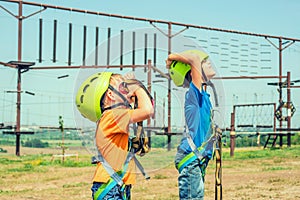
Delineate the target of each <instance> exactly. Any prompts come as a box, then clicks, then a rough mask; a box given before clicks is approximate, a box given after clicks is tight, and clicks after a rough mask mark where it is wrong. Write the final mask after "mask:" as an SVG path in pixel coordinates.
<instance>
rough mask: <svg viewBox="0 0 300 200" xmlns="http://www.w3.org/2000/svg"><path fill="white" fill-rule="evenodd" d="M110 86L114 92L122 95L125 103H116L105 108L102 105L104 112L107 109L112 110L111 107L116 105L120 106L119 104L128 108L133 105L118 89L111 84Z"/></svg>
mask: <svg viewBox="0 0 300 200" xmlns="http://www.w3.org/2000/svg"><path fill="white" fill-rule="evenodd" d="M108 88H109V89H110V90H111V91H113V92H114V93H116V94H117V95H118V96H119V97H121V99H122V100H123V101H124V102H123V103H117V104H115V105H112V106H109V107H106V108H103V107H102V106H101V109H102V112H104V111H105V110H110V109H113V108H116V107H119V106H125V107H127V108H131V105H130V103H129V101H128V100H127V99H126V98H125V97H124V96H123V95H122V94H121V93H120V92H119V91H118V90H116V89H115V88H114V87H113V86H111V85H109V86H108Z"/></svg>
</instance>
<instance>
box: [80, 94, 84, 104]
mask: <svg viewBox="0 0 300 200" xmlns="http://www.w3.org/2000/svg"><path fill="white" fill-rule="evenodd" d="M83 97H84V96H83V95H81V96H80V102H81V103H83Z"/></svg>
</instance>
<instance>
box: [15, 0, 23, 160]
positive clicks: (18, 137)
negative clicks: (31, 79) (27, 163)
mask: <svg viewBox="0 0 300 200" xmlns="http://www.w3.org/2000/svg"><path fill="white" fill-rule="evenodd" d="M22 15H23V2H22V0H20V1H19V15H18V61H21V60H22V20H23V17H22ZM20 127H21V69H20V67H19V68H18V80H17V116H16V156H20Z"/></svg>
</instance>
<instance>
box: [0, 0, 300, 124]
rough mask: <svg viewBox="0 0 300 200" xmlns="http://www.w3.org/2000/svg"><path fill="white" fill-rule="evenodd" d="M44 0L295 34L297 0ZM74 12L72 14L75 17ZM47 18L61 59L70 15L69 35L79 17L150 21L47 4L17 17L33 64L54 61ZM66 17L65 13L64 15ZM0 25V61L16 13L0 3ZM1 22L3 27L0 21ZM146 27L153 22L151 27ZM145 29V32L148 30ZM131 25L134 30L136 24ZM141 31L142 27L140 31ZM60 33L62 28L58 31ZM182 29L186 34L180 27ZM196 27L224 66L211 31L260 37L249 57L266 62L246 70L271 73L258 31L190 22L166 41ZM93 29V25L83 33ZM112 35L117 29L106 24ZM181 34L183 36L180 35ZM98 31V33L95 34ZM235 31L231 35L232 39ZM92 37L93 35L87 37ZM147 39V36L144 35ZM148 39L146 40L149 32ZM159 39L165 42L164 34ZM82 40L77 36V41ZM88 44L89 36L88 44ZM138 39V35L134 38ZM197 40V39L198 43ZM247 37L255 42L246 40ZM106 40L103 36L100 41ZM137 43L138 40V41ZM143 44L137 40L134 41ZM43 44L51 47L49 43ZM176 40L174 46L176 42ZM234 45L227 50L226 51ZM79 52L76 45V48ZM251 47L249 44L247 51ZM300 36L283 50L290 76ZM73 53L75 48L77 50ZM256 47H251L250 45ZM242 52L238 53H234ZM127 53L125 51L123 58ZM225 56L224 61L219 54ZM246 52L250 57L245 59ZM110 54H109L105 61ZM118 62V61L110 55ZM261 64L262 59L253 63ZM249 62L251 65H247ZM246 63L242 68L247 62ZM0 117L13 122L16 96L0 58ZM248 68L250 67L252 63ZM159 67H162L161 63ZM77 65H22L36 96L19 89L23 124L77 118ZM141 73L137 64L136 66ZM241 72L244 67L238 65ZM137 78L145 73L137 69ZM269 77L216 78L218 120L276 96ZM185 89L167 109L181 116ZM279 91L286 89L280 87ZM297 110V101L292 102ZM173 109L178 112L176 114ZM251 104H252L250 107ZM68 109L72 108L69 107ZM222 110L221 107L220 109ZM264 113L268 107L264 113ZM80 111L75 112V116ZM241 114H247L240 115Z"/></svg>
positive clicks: (298, 74) (7, 50)
mask: <svg viewBox="0 0 300 200" xmlns="http://www.w3.org/2000/svg"><path fill="white" fill-rule="evenodd" d="M31 2H38V3H44V4H50V5H58V6H64V7H72V8H78V9H83V10H90V11H98V12H103V13H109V14H117V15H122V16H132V17H138V18H148V19H155V20H163V21H171V22H180V23H186V24H194V25H199V26H206V27H212V28H219V29H226V30H235V31H241V32H251V33H256V34H266V35H273V36H283V37H287V38H295V39H300V24H299V19H300V12H299V10H300V2H299V1H298V0H285V1H283V0H264V1H261V0H252V1H239V0H228V1H222V0H211V1H204V0H190V1H177V0H174V1H161V0H152V1H138V0H127V1H111V0H110V1H103V0H88V1H79V0H72V1H71V0H64V1H62V0H51V1H33V0H31ZM0 5H1V6H3V7H5V8H7V9H9V10H10V11H12V12H14V13H17V6H16V4H9V3H7V2H3V1H0ZM24 7H25V8H24V15H28V14H30V13H33V12H35V11H37V10H39V9H41V8H42V7H41V8H39V9H38V8H33V7H32V6H24ZM78 16H79V17H78ZM39 18H42V19H44V23H45V24H46V25H44V27H43V28H44V30H43V34H44V43H43V45H44V46H43V48H44V49H43V56H44V57H43V59H45V61H44V63H38V60H37V57H38V53H37V52H38V51H37V49H38V39H37V38H38V36H39V35H38V34H39V32H38V19H39ZM53 19H58V20H59V23H60V26H59V33H58V36H59V38H61V39H60V41H59V44H58V45H61V46H58V50H57V51H58V54H60V55H64V56H62V57H63V59H62V58H59V64H60V65H61V63H62V64H64V65H66V62H67V61H66V60H67V55H66V54H67V48H68V47H67V45H63V43H64V44H67V39H68V34H67V33H68V22H72V23H73V25H74V27H73V30H74V35H73V37H74V38H75V40H81V38H82V36H81V35H80V34H79V32H80V33H81V32H82V24H87V26H88V28H91V29H93V30H94V26H95V24H99V27H100V32H101V33H102V32H104V31H105V32H106V27H107V26H112V27H113V28H112V29H113V30H115V27H117V28H119V29H121V28H122V27H124V30H125V31H126V30H130V29H132V28H137V27H133V26H134V25H133V24H138V26H139V27H138V28H139V30H140V29H143V30H144V31H145V30H146V32H147V31H148V29H150V28H152V29H153V27H152V26H149V24H148V25H145V24H142V23H141V22H134V23H133V22H132V21H128V20H125V19H121V20H118V19H115V18H100V19H99V18H97V17H94V16H87V15H82V14H76V13H75V14H74V13H72V12H69V11H66V12H62V11H57V10H55V11H53V10H52V11H51V10H50V9H48V10H46V11H44V12H42V13H39V14H37V15H35V16H33V17H31V18H28V19H26V20H25V21H24V27H25V28H24V34H23V36H24V41H23V46H24V50H23V58H24V59H25V60H30V61H34V62H36V66H43V64H44V65H46V66H50V65H52V66H55V63H51V62H50V59H51V57H52V43H51V40H52V37H53V35H52V31H53V29H52V27H53V24H52V21H53ZM64 20H65V21H64ZM0 25H1V26H2V28H1V32H0V36H1V37H0V44H1V46H0V61H2V62H8V61H10V60H16V59H17V54H16V53H17V52H16V48H14V47H16V46H17V45H16V44H17V42H16V41H17V39H16V38H17V33H16V30H17V25H16V20H15V19H14V18H13V17H12V16H10V15H9V14H8V13H6V12H5V11H4V10H3V9H0ZM158 26H159V27H160V28H161V29H162V30H164V31H166V26H164V27H163V26H162V25H158ZM4 27H5V28H4ZM181 29H182V27H174V29H173V31H174V32H176V31H180V30H181ZM151 31H152V30H151ZM151 31H149V34H150V32H151ZM137 32H138V31H137ZM140 32H143V31H140ZM62 33H63V34H62ZM185 34H186V35H185ZM194 34H195V35H196V36H197V38H196V40H197V41H199V38H200V39H202V38H205V39H206V43H205V45H207V46H209V48H208V50H209V52H210V53H211V56H210V57H211V59H212V61H213V62H214V63H215V65H216V68H217V67H218V66H223V65H224V63H225V65H226V62H227V64H228V65H229V66H231V67H232V66H234V65H235V64H236V63H234V60H233V59H235V57H231V60H230V61H227V60H226V59H223V58H222V53H221V52H220V49H216V50H214V49H213V45H212V44H213V43H214V40H213V39H214V38H217V42H215V43H216V44H218V45H219V47H222V46H221V45H222V44H223V43H222V42H224V43H227V42H229V43H230V44H231V45H230V46H231V47H232V48H234V44H235V43H236V45H237V46H238V47H237V48H238V50H239V51H242V50H243V48H242V46H243V44H247V45H249V48H250V47H251V48H254V49H255V46H259V44H268V47H266V48H267V52H269V53H270V55H269V54H268V55H267V57H265V55H254V58H256V57H257V58H259V59H260V60H268V61H267V63H266V65H268V68H267V69H260V70H252V69H247V70H248V72H254V71H255V75H278V52H277V51H276V49H275V47H273V46H272V45H270V43H268V42H267V41H265V39H264V38H259V39H257V38H253V37H243V36H239V35H236V34H235V35H234V34H231V35H230V34H226V33H220V32H219V33H216V32H212V31H210V32H209V31H203V32H200V33H198V32H196V31H194V30H187V31H186V32H185V33H183V34H182V35H181V36H179V37H176V38H175V39H174V41H173V45H174V50H175V49H176V50H177V47H176V42H177V43H183V42H182V41H183V40H186V38H187V37H188V36H189V35H194ZM88 35H90V36H91V37H93V35H92V33H90V32H89V33H88ZM113 35H114V37H115V40H116V39H119V38H118V35H117V33H116V32H113ZM183 35H184V36H186V37H184V36H183ZM100 37H101V36H100ZM233 39H234V40H233ZM93 40H94V38H93ZM149 40H151V39H149ZM151 41H152V40H151ZM158 41H159V42H161V43H160V44H159V45H162V46H163V44H165V43H164V42H165V41H164V42H163V41H160V40H158ZM272 41H273V42H274V44H275V45H278V41H276V40H272ZM90 43H93V42H92V40H91V41H88V44H90ZM140 43H143V42H140ZM80 44H81V43H80ZM90 45H92V44H90ZM139 45H140V44H139V43H138V44H137V46H139ZM205 45H204V46H205ZM250 45H254V46H250ZM103 46H105V44H103ZM141 46H142V45H141ZM162 46H159V47H160V48H161V51H164V53H165V52H166V47H162ZM140 48H142V47H140ZM260 48H261V49H260V53H262V52H264V50H265V49H263V48H264V47H261V45H260ZM49 49H50V51H49ZM179 49H180V48H179V47H178V50H179ZM47 50H48V51H47ZM88 51H89V53H90V57H91V58H90V59H92V60H93V59H94V58H93V56H92V54H93V53H92V52H93V50H92V49H88ZM215 51H218V54H217V55H213V52H215ZM233 51H234V50H231V52H233ZM72 52H73V54H74V57H75V58H74V64H77V63H76V62H77V61H76V59H78V60H80V59H79V58H80V56H81V55H80V54H81V52H82V47H81V46H80V45H79V44H77V43H76V44H74V46H73V49H72ZM79 52H80V53H79ZM250 53H251V52H250ZM299 53H300V44H299V43H297V42H296V43H294V44H293V45H291V46H290V47H289V48H287V49H286V50H285V51H284V57H283V64H284V70H283V74H286V72H287V71H292V80H296V79H300V70H299V62H300V59H299V58H300V57H299ZM77 54H78V55H77ZM254 54H255V53H254ZM240 56H241V55H240ZM125 59H126V58H125ZM164 59H165V57H164V56H161V57H159V60H158V63H159V66H161V67H163V65H164ZM224 60H226V61H224ZM237 60H238V61H237V62H240V63H239V64H241V63H242V59H241V58H238V59H237ZM250 60H251V59H250ZM112 62H113V61H112ZM116 62H117V61H116ZM260 64H261V63H260ZM249 67H250V65H249ZM249 67H248V68H249ZM0 70H1V71H0V77H1V78H0V80H1V82H0V94H1V98H0V111H1V114H0V122H4V123H5V124H9V123H15V112H16V111H15V110H16V109H15V102H16V95H15V94H12V93H7V91H12V90H16V79H17V76H16V71H15V70H14V69H10V68H7V67H4V66H0ZM217 70H218V73H219V75H220V76H221V75H232V73H234V70H230V69H227V68H226V67H224V69H223V68H217ZM251 70H252V71H251ZM164 71H165V69H164ZM82 73H83V72H82V71H80V70H79V71H78V70H77V71H76V70H73V71H72V70H58V71H49V70H48V71H47V70H40V71H37V70H30V71H29V72H25V73H24V74H23V75H22V76H23V79H22V81H23V85H22V87H23V88H22V90H24V91H31V92H34V93H35V94H36V95H35V96H30V95H28V94H26V93H23V94H22V108H21V109H22V124H23V125H26V124H43V125H57V124H58V116H59V115H63V117H64V119H65V123H66V124H67V125H68V126H74V125H75V126H76V124H78V121H77V119H78V116H77V117H76V115H77V114H78V113H77V114H76V111H74V109H75V110H76V108H74V101H73V99H74V93H75V91H76V88H77V87H78V84H79V83H78V82H79V81H78V80H81V79H82V77H86V76H87V75H88V74H90V73H91V72H89V73H85V74H84V75H83V74H82ZM137 73H142V72H137ZM245 73H246V72H245ZM65 74H68V75H69V77H67V78H64V79H58V78H57V77H59V76H62V75H65ZM235 75H247V74H244V72H243V70H240V69H239V71H238V74H235ZM141 78H144V77H141ZM276 81H277V79H276V80H274V79H273V80H263V81H260V80H256V81H253V80H250V81H249V80H244V81H238V82H237V80H230V81H222V84H221V85H222V86H220V89H219V97H220V99H221V101H223V102H222V106H223V107H222V112H223V113H226V117H225V121H226V122H224V124H226V126H228V123H230V119H229V115H230V114H229V113H230V112H231V110H232V106H233V104H245V103H251V102H252V103H253V102H255V103H266V102H275V103H278V93H277V91H276V88H275V87H272V86H267V84H266V83H267V82H276ZM155 87H156V90H157V91H162V90H166V83H164V84H163V83H162V84H159V85H157V86H155ZM299 92H300V89H293V90H292V101H293V102H294V104H295V106H296V108H297V107H299V106H300V104H299V103H298V102H297V100H296V99H297V98H299V97H300V96H299ZM183 94H184V91H182V90H180V91H179V93H178V92H177V93H175V92H174V96H175V101H174V102H175V103H176V105H179V106H177V107H176V106H175V105H174V107H173V110H174V112H176V113H174V115H176V116H182V101H181V99H182V98H183V96H182V95H183ZM284 98H286V95H285V93H284ZM165 101H166V96H164V95H163V94H159V97H158V104H159V107H160V108H163V104H164V103H166V102H165ZM298 110H299V111H297V112H300V109H298ZM178 112H179V113H180V114H179V115H178ZM251 112H252V111H251ZM297 112H296V113H295V116H294V117H293V123H292V126H294V127H300V123H299V121H300V117H299V114H298V113H297ZM74 113H75V114H74ZM159 114H160V117H161V118H165V120H163V121H164V122H160V124H159V125H161V126H162V125H164V124H165V121H166V113H159ZM224 115H225V114H224ZM265 115H268V114H265ZM79 118H80V117H79ZM244 118H245V119H247V117H244ZM177 120H178V122H179V124H181V123H184V122H183V121H184V120H183V118H182V117H179V119H178V117H177V118H176V119H175V118H174V122H173V125H174V124H177Z"/></svg>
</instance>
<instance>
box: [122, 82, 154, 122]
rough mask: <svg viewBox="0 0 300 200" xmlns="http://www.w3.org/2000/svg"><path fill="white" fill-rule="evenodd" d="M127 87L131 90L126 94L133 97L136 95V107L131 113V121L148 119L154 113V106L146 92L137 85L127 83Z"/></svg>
mask: <svg viewBox="0 0 300 200" xmlns="http://www.w3.org/2000/svg"><path fill="white" fill-rule="evenodd" d="M128 89H129V90H130V91H132V93H131V92H130V93H129V94H128V95H129V96H131V98H133V97H134V96H135V97H137V100H138V107H137V108H135V109H134V110H133V113H132V115H131V120H130V121H131V123H135V122H139V121H143V120H145V119H149V118H150V117H151V116H152V115H153V114H154V108H153V105H152V102H151V100H150V98H149V96H148V94H147V92H146V91H145V90H144V89H143V88H141V87H140V86H137V85H128Z"/></svg>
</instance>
